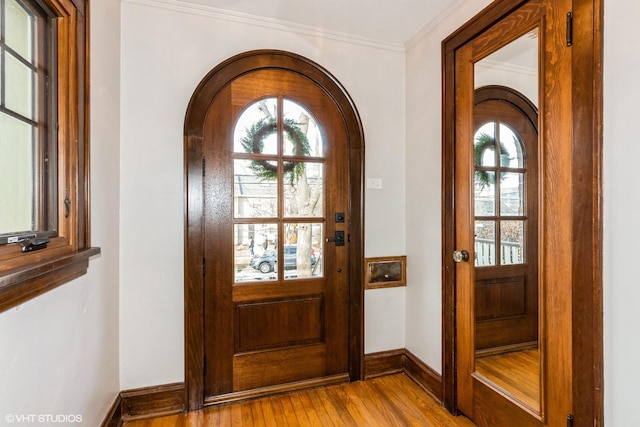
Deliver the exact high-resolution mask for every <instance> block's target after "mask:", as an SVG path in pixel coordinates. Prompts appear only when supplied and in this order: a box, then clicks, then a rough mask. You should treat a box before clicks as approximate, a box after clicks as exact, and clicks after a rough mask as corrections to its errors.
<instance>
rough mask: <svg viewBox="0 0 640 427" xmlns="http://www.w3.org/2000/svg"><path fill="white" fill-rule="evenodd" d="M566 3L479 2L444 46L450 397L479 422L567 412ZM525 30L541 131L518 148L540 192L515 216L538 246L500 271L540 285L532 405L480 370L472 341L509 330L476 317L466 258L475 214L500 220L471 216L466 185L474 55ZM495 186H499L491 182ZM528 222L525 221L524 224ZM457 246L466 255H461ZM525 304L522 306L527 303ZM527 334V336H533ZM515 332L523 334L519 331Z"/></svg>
mask: <svg viewBox="0 0 640 427" xmlns="http://www.w3.org/2000/svg"><path fill="white" fill-rule="evenodd" d="M570 6H571V2H570V1H566V2H565V1H561V2H556V1H548V0H529V1H523V2H517V4H516V5H514V2H506V1H505V2H497V3H496V4H494V5H493V6H492V7H489V8H488V10H489V11H490V12H487V13H486V14H485V15H482V14H481V18H479V20H480V21H481V22H479V23H478V24H479V27H480V29H479V31H478V32H477V33H476V34H475V35H474V36H472V37H469V38H468V40H467V41H466V42H465V43H461V44H460V45H458V46H457V48H456V49H455V50H454V51H453V52H452V58H451V60H452V61H453V63H454V64H455V65H454V67H452V70H453V76H454V77H453V78H454V80H455V82H456V83H455V91H454V94H455V95H454V96H455V98H454V104H455V108H454V112H453V113H454V116H455V122H454V123H455V128H454V129H455V130H454V139H453V141H452V143H453V144H454V149H453V155H452V158H453V159H455V164H454V169H455V173H454V176H453V182H454V183H455V184H454V185H453V192H454V198H453V199H454V200H455V207H454V212H453V215H454V218H455V220H454V221H455V232H454V235H453V240H452V241H453V242H454V249H455V250H456V251H458V252H457V254H458V257H457V260H456V261H462V262H457V263H455V264H453V267H452V268H453V269H454V271H453V274H454V280H453V286H454V289H455V295H456V303H455V316H456V325H457V330H456V335H455V337H456V338H455V340H456V345H457V352H456V357H455V363H456V366H457V377H456V381H457V393H458V394H457V406H458V408H459V409H460V410H461V411H462V412H463V413H464V414H465V415H467V416H468V417H469V418H471V419H472V420H473V421H474V422H475V423H476V424H478V425H479V426H503V425H504V426H506V425H518V426H541V425H554V426H555V425H562V424H561V423H566V420H567V416H570V414H571V412H572V409H571V407H572V403H571V387H572V375H573V372H572V353H571V348H570V347H567V345H566V343H570V342H571V320H570V319H571V295H570V291H569V289H570V285H569V284H570V278H571V273H570V272H569V271H567V269H566V267H563V266H562V264H563V263H567V262H568V261H569V264H570V259H569V258H567V256H569V255H568V254H570V253H571V250H570V245H571V242H570V240H571V238H570V236H571V231H570V228H567V226H568V224H569V223H570V221H571V219H570V216H569V215H567V210H566V204H565V205H564V206H563V203H562V200H561V199H562V197H566V195H565V196H560V194H566V193H565V192H570V188H569V187H564V185H565V183H568V182H570V179H568V177H567V176H566V173H567V170H566V169H563V168H559V164H558V159H560V158H564V159H567V161H568V162H569V163H570V160H568V159H569V157H565V156H566V154H567V150H570V149H569V147H570V146H571V143H570V141H571V129H572V125H571V122H570V121H564V120H562V117H570V111H571V96H570V93H571V72H570V70H571V68H570V65H571V51H570V46H567V45H566V32H565V28H566V26H565V23H566V13H567V11H570ZM491 13H495V14H496V15H494V16H493V19H494V20H490V19H491V18H490V17H489V16H488V15H491ZM496 16H497V19H496ZM483 19H484V21H483ZM481 23H482V24H483V25H484V26H483V27H482V26H481ZM560 29H561V30H560ZM462 32H463V31H461V33H462ZM529 33H532V34H534V35H535V36H536V37H539V40H540V41H539V44H538V47H537V53H536V54H537V55H538V57H539V64H538V65H537V69H538V76H539V77H538V78H539V86H538V87H539V88H540V89H539V94H540V95H539V103H540V111H541V115H540V120H541V123H540V127H541V129H543V131H542V132H541V133H540V135H539V141H538V143H537V144H530V145H529V146H528V147H527V146H526V144H524V147H525V148H526V149H527V150H532V149H533V152H532V153H531V152H530V153H528V155H529V156H530V157H531V158H532V160H533V162H534V164H535V165H534V169H535V168H536V167H539V172H540V173H539V174H537V176H534V177H533V180H534V182H533V183H532V182H531V181H528V185H531V184H532V186H531V188H532V189H533V190H539V193H540V194H541V195H543V196H542V197H541V200H540V203H536V201H535V197H534V198H532V199H529V198H528V197H525V198H524V200H525V201H526V204H528V205H533V206H529V207H532V208H535V209H536V210H537V211H535V212H530V211H528V210H524V211H523V215H521V216H520V217H519V220H521V221H523V223H524V224H525V227H527V228H529V229H535V228H536V227H538V228H539V232H538V233H534V234H533V235H532V238H534V239H536V242H535V244H534V245H531V246H529V245H527V251H528V252H530V253H529V255H532V254H535V252H536V251H537V249H536V248H537V247H538V246H539V247H540V253H539V256H538V259H537V262H534V263H533V265H532V266H529V265H527V263H524V262H523V263H521V265H519V266H513V265H511V266H508V267H505V268H504V274H503V276H505V275H506V276H505V277H503V279H504V278H508V279H509V280H511V279H512V278H514V277H521V278H522V277H524V278H525V279H524V280H532V281H535V280H536V277H538V281H539V282H540V286H539V287H537V288H536V293H537V295H539V296H540V301H541V304H540V305H541V310H540V311H539V319H540V323H539V324H540V327H539V330H540V336H539V349H540V352H539V354H540V356H539V359H538V361H537V365H538V368H537V369H538V370H539V374H538V375H537V376H536V377H535V381H537V382H538V384H537V391H536V394H537V396H536V398H537V399H535V402H534V403H533V404H528V403H527V401H525V400H524V399H522V398H521V397H520V396H519V394H518V392H519V391H517V392H516V391H514V390H516V389H515V388H509V387H508V384H506V383H502V382H500V381H498V380H496V378H492V377H490V376H489V375H487V373H486V370H485V369H484V365H483V364H480V363H479V360H480V356H479V354H478V348H479V346H480V348H482V347H487V346H488V347H493V346H503V345H507V344H508V342H507V341H504V340H503V339H504V338H505V336H506V337H507V338H509V339H511V337H508V335H509V334H510V333H509V332H507V333H506V334H505V336H503V337H500V335H501V333H500V332H498V331H497V330H491V329H484V326H483V324H482V322H480V323H479V322H477V318H478V313H477V311H478V309H483V308H486V307H485V306H486V301H482V298H485V296H484V295H483V294H482V292H477V287H476V284H477V283H478V282H480V283H481V282H482V281H483V280H485V279H487V277H485V276H486V275H488V274H490V273H491V269H486V270H484V271H483V268H482V267H479V266H477V265H476V262H474V261H476V260H478V259H479V258H478V257H479V256H480V255H479V254H478V253H476V252H477V250H478V247H477V245H476V243H477V241H476V232H477V231H478V227H477V226H478V221H477V220H478V219H480V220H487V221H486V222H493V224H494V226H495V227H498V226H499V225H497V223H498V222H500V221H502V220H504V218H502V217H501V216H500V215H498V213H499V212H498V213H496V215H494V216H492V217H483V216H480V217H479V218H478V217H477V216H476V215H477V209H476V208H477V206H475V205H476V204H477V203H478V199H477V192H475V191H474V190H475V186H476V185H477V182H478V179H477V176H478V175H477V173H478V171H479V170H482V168H480V169H479V168H478V167H476V162H475V152H474V140H475V137H476V126H475V125H476V122H475V120H477V117H478V116H479V117H482V116H483V115H485V116H486V115H488V114H489V112H487V111H483V109H482V108H475V107H474V104H475V102H474V94H475V91H476V89H477V88H476V80H475V79H476V77H477V75H476V73H479V68H478V67H477V66H476V64H478V63H479V62H480V61H481V60H483V59H485V58H488V57H489V56H490V55H491V54H493V53H494V52H497V51H498V50H501V49H502V48H504V47H505V46H507V45H509V44H510V43H512V42H514V41H516V40H519V39H521V38H522V37H527V35H528V34H529ZM466 36H469V34H466ZM485 107H491V108H490V110H491V111H494V112H498V111H499V109H500V107H499V106H497V105H490V104H487V105H486V106H485ZM476 113H479V114H476ZM507 117H508V115H507ZM526 132H530V131H525V133H526ZM495 150H496V152H497V151H499V150H500V148H499V147H497V146H496V148H495ZM495 162H496V164H499V163H500V159H497V158H496V160H495ZM490 169H491V168H486V170H490ZM499 169H500V168H498V167H496V168H494V173H499V172H500V170H499ZM514 171H519V172H525V171H526V169H523V168H516V169H514ZM526 173H528V172H526ZM533 175H536V174H535V173H534V174H533ZM495 181H499V178H497V177H496V178H495ZM496 186H497V187H499V184H496ZM560 188H562V189H560ZM497 197H498V196H496V198H497ZM529 222H533V224H528V223H529ZM531 226H533V228H531ZM536 234H537V235H536ZM495 235H496V236H499V235H500V231H499V230H496V232H495ZM496 242H497V240H496ZM567 245H568V246H567ZM463 250H466V251H467V252H468V253H469V254H470V255H469V256H468V257H464V256H460V255H459V254H460V253H462V251H463ZM449 256H451V255H449ZM560 260H564V261H560ZM464 261H466V262H464ZM530 267H531V268H530ZM520 280H522V279H520ZM503 285H504V283H503ZM521 288H522V289H523V292H524V295H523V296H522V300H523V301H526V299H527V296H526V291H525V290H524V287H522V286H521ZM524 310H525V311H526V310H527V307H526V306H525V307H524ZM522 319H524V323H523V325H524V328H525V329H526V328H528V327H529V326H527V324H526V316H520V319H518V320H522ZM505 320H506V319H505ZM508 321H509V322H510V320H508ZM516 323H517V322H516ZM529 325H531V329H534V327H535V323H533V322H531V323H530V324H529ZM511 327H512V328H513V329H514V331H513V333H514V334H515V333H516V330H517V329H518V328H519V326H517V325H516V324H511ZM525 332H526V331H525ZM492 335H493V336H492ZM529 336H530V337H531V338H532V339H535V335H533V334H530V335H529ZM521 338H524V339H527V338H526V334H525V335H523V336H522V337H521ZM562 339H564V340H566V341H565V345H562V344H560V340H562ZM483 362H484V360H483ZM509 375H517V374H516V371H513V370H512V371H510V373H507V374H506V376H507V377H508V376H509ZM516 382H517V380H516ZM517 386H518V384H515V387H517Z"/></svg>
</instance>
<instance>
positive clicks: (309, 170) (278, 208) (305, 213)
mask: <svg viewBox="0 0 640 427" xmlns="http://www.w3.org/2000/svg"><path fill="white" fill-rule="evenodd" d="M233 139H234V148H233V153H234V154H233V162H234V165H233V168H234V197H233V200H234V206H233V218H234V245H235V250H234V254H235V257H234V264H235V268H234V271H235V282H236V283H239V282H251V281H264V280H268V281H269V280H277V271H278V267H281V266H284V267H281V268H284V278H285V279H296V278H303V277H311V276H314V277H321V276H322V243H323V235H324V233H323V230H324V216H325V214H324V207H323V206H324V187H325V186H324V161H325V159H324V157H323V151H324V140H323V137H322V132H321V129H320V126H319V124H318V122H317V121H316V119H315V118H314V117H313V115H312V114H311V113H310V112H309V111H308V110H307V109H306V108H305V107H304V106H303V105H300V104H299V103H297V102H295V101H293V100H291V99H288V98H285V97H281V96H279V97H268V98H264V99H261V100H258V101H256V102H254V103H252V104H250V105H248V106H247V107H246V108H245V109H244V111H243V112H242V114H241V115H240V117H239V118H238V120H237V122H236V124H235V128H234V132H233ZM278 242H283V244H284V250H283V251H282V253H279V251H278V250H277V249H278ZM281 256H282V258H283V259H279V258H280V257H281Z"/></svg>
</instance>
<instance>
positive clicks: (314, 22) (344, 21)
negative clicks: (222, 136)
mask: <svg viewBox="0 0 640 427" xmlns="http://www.w3.org/2000/svg"><path fill="white" fill-rule="evenodd" d="M459 1H460V0H182V2H183V3H195V4H199V5H204V6H207V7H211V8H214V9H217V10H219V11H229V12H231V13H234V14H242V15H251V16H253V17H256V18H261V19H266V20H275V21H279V22H281V23H289V24H294V25H303V26H306V27H311V28H314V29H317V30H320V31H322V32H328V33H339V34H344V35H349V36H352V37H357V38H362V39H367V40H371V41H381V42H387V43H394V44H404V43H406V42H407V41H409V40H410V39H411V38H412V37H413V36H415V35H416V34H418V33H419V32H420V30H422V29H423V28H424V27H425V26H427V25H428V24H429V22H430V21H431V20H433V19H434V18H436V17H438V16H439V15H441V14H442V13H444V12H445V11H446V10H447V9H448V8H450V7H452V6H454V5H455V4H456V3H458V2H459Z"/></svg>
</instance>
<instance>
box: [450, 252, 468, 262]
mask: <svg viewBox="0 0 640 427" xmlns="http://www.w3.org/2000/svg"><path fill="white" fill-rule="evenodd" d="M467 261H469V252H467V251H465V250H464V249H463V250H461V251H453V262H467Z"/></svg>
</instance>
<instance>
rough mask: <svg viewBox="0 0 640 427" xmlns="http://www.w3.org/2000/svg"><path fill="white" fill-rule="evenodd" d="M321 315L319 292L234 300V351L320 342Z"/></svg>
mask: <svg viewBox="0 0 640 427" xmlns="http://www.w3.org/2000/svg"><path fill="white" fill-rule="evenodd" d="M323 318H324V304H323V298H322V295H309V296H302V297H299V298H291V299H284V300H278V301H256V302H243V303H239V304H236V321H237V325H236V333H237V337H236V353H242V352H247V351H255V350H266V349H274V348H279V347H287V346H297V345H303V344H310V343H314V342H316V343H317V342H322V341H323V340H324V322H323ZM291 325H296V327H295V328H291V327H290V326H291Z"/></svg>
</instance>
